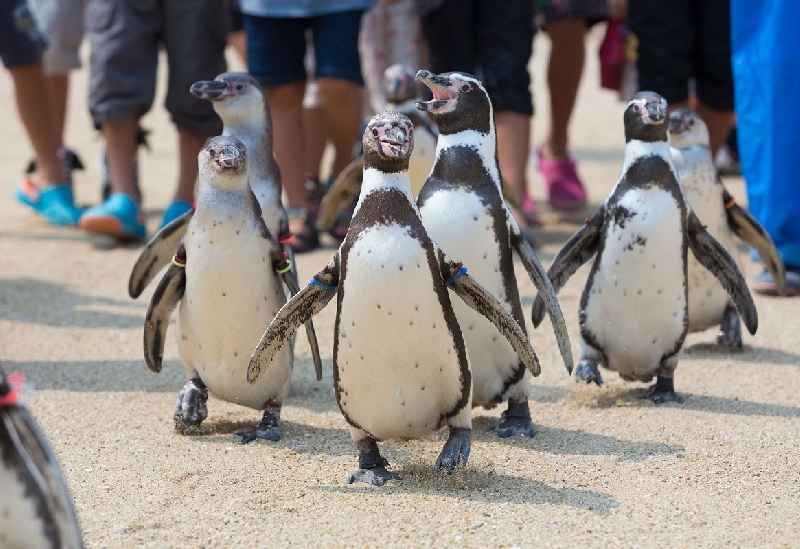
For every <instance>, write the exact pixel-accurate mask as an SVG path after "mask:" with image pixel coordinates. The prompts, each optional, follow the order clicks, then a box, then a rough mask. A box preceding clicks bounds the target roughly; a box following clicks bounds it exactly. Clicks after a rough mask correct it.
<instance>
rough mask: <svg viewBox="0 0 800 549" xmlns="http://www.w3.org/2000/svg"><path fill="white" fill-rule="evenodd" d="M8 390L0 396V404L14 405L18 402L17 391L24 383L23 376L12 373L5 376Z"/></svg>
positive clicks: (18, 391)
mask: <svg viewBox="0 0 800 549" xmlns="http://www.w3.org/2000/svg"><path fill="white" fill-rule="evenodd" d="M6 385H8V392H7V393H6V394H4V395H2V396H0V406H16V405H17V404H18V403H19V393H20V391H21V390H22V387H23V386H24V385H25V376H23V375H22V374H19V373H14V374H11V375H9V376H8V377H6Z"/></svg>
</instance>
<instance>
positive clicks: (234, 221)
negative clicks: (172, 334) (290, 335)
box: [144, 136, 322, 443]
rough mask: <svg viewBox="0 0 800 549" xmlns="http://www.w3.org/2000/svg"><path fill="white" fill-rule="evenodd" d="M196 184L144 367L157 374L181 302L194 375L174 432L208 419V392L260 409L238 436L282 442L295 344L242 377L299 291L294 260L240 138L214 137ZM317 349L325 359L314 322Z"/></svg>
mask: <svg viewBox="0 0 800 549" xmlns="http://www.w3.org/2000/svg"><path fill="white" fill-rule="evenodd" d="M198 163H199V168H200V170H199V171H200V178H199V179H200V185H199V188H198V194H197V205H196V210H195V213H194V215H193V216H192V218H191V220H190V221H189V223H188V225H187V231H186V234H185V235H184V237H183V244H182V245H181V247H180V248H179V250H178V252H177V253H176V254H175V258H174V259H173V264H172V265H171V266H170V267H169V269H168V270H167V272H166V273H165V275H164V277H163V279H162V280H161V283H160V284H159V285H158V288H157V289H156V291H155V292H154V294H153V298H152V301H151V303H150V308H149V310H148V311H147V318H146V321H145V330H144V354H145V360H146V362H147V365H148V367H149V368H150V369H151V370H152V371H154V372H156V373H158V372H160V371H161V366H162V359H163V354H164V341H165V336H166V331H167V326H168V325H169V319H170V316H171V314H172V312H173V311H174V310H175V308H178V323H177V340H178V352H179V354H180V356H181V359H182V360H183V365H184V370H185V372H186V377H187V379H188V381H187V382H186V384H185V385H184V387H183V389H182V390H181V391H180V393H179V394H178V400H177V403H176V405H175V412H174V419H175V427H176V429H179V430H182V429H184V428H185V427H191V426H195V425H199V424H200V423H201V422H202V421H203V420H204V419H205V418H206V416H207V415H208V409H207V406H206V400H207V398H208V393H209V392H210V393H211V394H212V395H214V396H216V397H217V398H220V399H222V400H225V401H228V402H232V403H234V404H241V405H242V406H247V407H249V408H254V409H256V410H264V415H263V418H262V420H261V423H260V424H259V425H258V426H256V428H255V429H253V430H251V431H246V432H242V433H239V435H241V436H242V440H243V442H245V443H247V442H250V441H252V440H255V439H256V438H263V439H266V440H273V441H274V440H278V439H279V438H280V436H281V431H280V424H279V420H280V411H281V406H282V405H283V401H284V399H285V398H286V395H287V393H288V392H289V378H290V374H291V371H292V362H293V358H294V356H293V351H292V345H289V346H287V347H286V348H284V349H283V350H282V351H281V352H280V353H279V354H278V356H277V357H276V359H275V364H274V367H273V368H272V369H271V370H270V375H269V376H264V377H263V378H262V379H261V381H260V382H259V383H257V384H255V385H253V384H248V383H247V382H246V379H245V378H246V376H245V374H246V371H247V365H248V360H249V357H250V353H251V352H252V350H253V348H254V347H255V345H256V344H257V343H258V341H259V338H260V337H261V334H262V333H263V331H264V327H265V326H267V325H268V324H269V322H270V320H272V318H273V317H274V316H275V315H276V314H277V313H278V311H279V310H280V308H281V307H282V306H283V305H284V304H285V303H286V294H285V291H284V286H283V284H282V283H281V282H282V281H283V282H284V283H285V284H286V285H287V286H288V287H289V288H290V289H291V290H292V292H293V293H296V292H297V291H298V290H299V288H297V285H296V284H295V283H294V281H293V279H292V277H291V275H290V273H289V270H290V268H291V264H290V262H289V261H288V257H287V255H286V254H285V252H283V250H282V248H281V246H280V244H279V243H278V241H277V240H275V238H274V237H273V236H272V233H271V232H270V230H269V229H268V228H267V226H266V225H265V223H264V219H263V218H262V216H261V210H260V207H259V205H258V201H257V200H256V197H255V195H254V194H253V190H252V189H251V188H250V186H249V185H248V181H247V166H248V163H247V158H246V152H245V148H244V145H243V144H242V142H241V141H239V140H237V139H235V138H233V137H229V136H219V137H214V138H212V139H209V140H208V141H207V142H206V144H205V145H204V146H203V149H202V150H201V151H200V154H199V155H198ZM307 328H308V329H309V334H310V336H313V337H312V340H313V341H312V343H313V345H312V353H313V354H314V362H315V366H316V369H317V379H319V378H320V377H321V374H322V370H321V369H322V365H321V361H320V358H319V349H318V348H316V337H315V336H314V334H313V328H310V324H309V325H308V326H307Z"/></svg>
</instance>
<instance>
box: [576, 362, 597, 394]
mask: <svg viewBox="0 0 800 549" xmlns="http://www.w3.org/2000/svg"><path fill="white" fill-rule="evenodd" d="M575 381H576V382H578V381H585V382H586V383H587V384H588V383H594V384H595V385H597V386H598V387H602V386H603V376H601V375H600V370H599V369H598V367H597V362H596V361H594V360H587V359H585V358H582V359H581V361H580V362H578V365H577V366H576V367H575Z"/></svg>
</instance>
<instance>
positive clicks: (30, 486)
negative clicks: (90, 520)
mask: <svg viewBox="0 0 800 549" xmlns="http://www.w3.org/2000/svg"><path fill="white" fill-rule="evenodd" d="M24 384H25V380H24V378H23V377H22V376H21V375H20V374H11V375H9V376H6V374H5V372H3V370H2V369H0V458H2V459H0V487H2V489H0V547H25V548H31V549H38V548H43V549H44V548H50V549H76V548H82V547H83V546H84V545H83V537H82V535H81V528H80V524H79V522H78V518H77V516H76V514H75V508H74V505H73V502H72V497H71V496H70V493H69V489H68V488H67V483H66V480H65V479H64V474H63V472H62V470H61V466H60V465H59V463H58V459H57V458H56V455H55V452H53V449H52V448H51V447H50V444H49V443H48V441H47V438H46V437H45V436H44V434H43V433H42V430H41V429H40V427H39V425H38V423H37V422H36V420H35V419H34V418H33V416H32V415H31V414H30V412H28V410H27V409H26V408H25V406H24V405H23V403H22V396H21V394H20V393H21V389H22V388H23V386H24Z"/></svg>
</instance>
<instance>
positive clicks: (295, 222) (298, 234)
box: [286, 208, 319, 254]
mask: <svg viewBox="0 0 800 549" xmlns="http://www.w3.org/2000/svg"><path fill="white" fill-rule="evenodd" d="M286 214H287V215H288V216H289V230H290V231H291V232H292V234H294V243H293V244H292V248H293V249H294V252H295V253H297V254H302V253H305V252H310V251H311V250H315V249H317V248H319V233H317V229H316V228H315V227H314V223H313V220H312V219H311V217H310V216H309V214H308V212H307V211H306V210H304V209H294V208H291V209H287V210H286Z"/></svg>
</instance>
